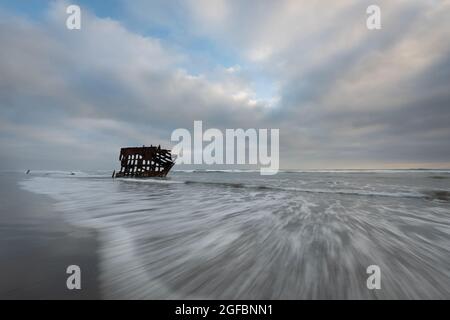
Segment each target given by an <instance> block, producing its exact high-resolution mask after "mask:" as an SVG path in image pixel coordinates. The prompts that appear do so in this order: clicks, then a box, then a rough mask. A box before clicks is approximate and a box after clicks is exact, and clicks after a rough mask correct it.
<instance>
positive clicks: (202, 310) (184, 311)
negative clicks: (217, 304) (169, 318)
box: [175, 303, 209, 318]
mask: <svg viewBox="0 0 450 320" xmlns="http://www.w3.org/2000/svg"><path fill="white" fill-rule="evenodd" d="M208 311H209V307H190V306H185V305H184V303H183V304H182V305H181V307H176V308H175V314H177V315H201V316H202V317H203V318H206V316H207V315H208Z"/></svg>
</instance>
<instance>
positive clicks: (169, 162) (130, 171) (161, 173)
mask: <svg viewBox="0 0 450 320" xmlns="http://www.w3.org/2000/svg"><path fill="white" fill-rule="evenodd" d="M119 160H120V163H121V167H120V171H119V172H117V173H116V172H115V171H114V173H113V178H114V177H116V178H120V177H139V178H148V177H165V176H166V175H167V174H168V173H169V171H170V169H172V167H173V165H174V164H175V159H173V158H172V154H171V152H170V150H167V149H161V146H157V147H156V146H150V147H146V146H142V147H131V148H122V149H120V156H119Z"/></svg>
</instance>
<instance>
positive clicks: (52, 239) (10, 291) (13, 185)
mask: <svg viewBox="0 0 450 320" xmlns="http://www.w3.org/2000/svg"><path fill="white" fill-rule="evenodd" d="M20 179H27V176H26V175H25V174H23V176H22V175H21V174H16V173H0V244H1V245H0V299H99V298H100V290H99V281H98V255H97V251H98V250H97V249H98V240H97V235H96V232H95V230H91V229H85V228H80V227H75V226H72V225H70V224H68V223H67V222H65V221H64V220H63V219H62V217H61V215H60V213H59V212H57V211H56V210H55V206H54V201H53V200H51V199H49V198H47V197H45V196H41V195H37V194H33V193H30V192H27V191H24V190H21V189H20V187H19V186H18V184H17V182H18V181H20ZM72 264H75V265H78V266H80V268H81V290H68V289H67V287H66V280H67V277H68V276H69V275H68V274H66V269H67V267H68V266H69V265H72Z"/></svg>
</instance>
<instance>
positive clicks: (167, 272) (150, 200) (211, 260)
mask: <svg viewBox="0 0 450 320" xmlns="http://www.w3.org/2000/svg"><path fill="white" fill-rule="evenodd" d="M110 175H111V173H110V172H91V173H83V172H75V173H74V175H71V174H70V173H68V172H32V173H31V174H30V175H28V176H27V179H26V180H23V181H22V182H20V186H21V187H22V188H24V189H26V190H28V191H32V192H35V193H39V194H45V195H49V196H50V197H52V198H54V199H55V200H57V206H58V209H59V210H60V212H61V214H62V215H63V216H64V218H65V219H66V220H67V221H68V222H70V223H73V224H76V225H80V226H87V227H90V228H95V229H96V230H98V233H99V237H100V242H101V246H100V252H99V255H100V261H101V262H100V270H101V272H100V280H101V290H102V295H103V296H104V297H105V298H124V299H130V298H134V299H184V298H187V299H234V298H243V299H397V298H406V299H419V298H421V299H430V298H437V299H450V171H429V170H410V171H383V170H378V171H377V170H375V171H352V170H349V171H315V172H306V171H303V172H301V171H299V172H296V171H289V172H280V173H279V174H277V175H275V176H261V175H259V172H251V171H184V172H182V171H173V172H171V173H170V174H169V176H168V177H167V178H165V179H145V180H143V179H111V177H110ZM74 263H75V262H74ZM370 265H377V266H379V267H380V270H381V289H380V290H369V289H368V288H367V285H366V281H367V278H368V277H369V274H367V273H366V270H367V267H368V266H370Z"/></svg>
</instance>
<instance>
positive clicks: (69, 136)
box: [0, 0, 450, 170]
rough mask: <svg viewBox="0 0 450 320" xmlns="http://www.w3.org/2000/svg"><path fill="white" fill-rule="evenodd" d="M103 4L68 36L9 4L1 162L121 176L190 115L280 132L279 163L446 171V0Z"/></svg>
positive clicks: (1, 67) (87, 9) (449, 71)
mask: <svg viewBox="0 0 450 320" xmlns="http://www.w3.org/2000/svg"><path fill="white" fill-rule="evenodd" d="M19 2H22V1H19ZM105 2H106V1H105ZM105 2H100V1H91V2H83V1H81V2H75V3H78V4H80V6H81V9H82V29H81V30H79V31H69V30H67V29H66V27H65V20H66V18H67V15H66V13H65V9H66V6H67V5H68V4H69V3H68V2H64V1H51V2H48V3H45V2H44V1H42V2H40V3H41V7H39V8H35V7H32V8H27V6H26V5H25V4H24V3H26V1H23V2H22V3H21V5H11V3H10V2H8V3H7V2H6V1H0V148H1V149H2V152H1V153H0V163H1V165H0V168H2V169H22V168H32V169H71V170H75V169H81V170H86V169H112V168H114V167H116V166H117V165H118V163H116V162H117V156H118V152H119V149H120V147H122V146H131V145H142V144H150V143H152V144H161V145H162V146H167V147H170V146H172V145H173V143H172V142H170V135H171V132H172V131H173V130H174V129H176V128H192V125H193V121H194V120H203V122H204V127H206V128H208V127H215V128H220V129H225V128H244V129H245V128H279V129H280V162H281V166H282V167H283V168H387V167H389V168H402V167H403V168H405V167H406V168H410V167H429V168H432V167H435V168H450V126H449V123H450V41H449V39H450V19H449V17H450V1H431V0H428V1H427V0H420V1H413V0H408V1H406V0H405V1H401V0H399V1H370V2H369V1H350V0H345V1H336V2H335V3H332V2H330V1H306V0H305V1H297V0H296V1H211V0H208V1H194V0H192V1H170V2H169V1H143V0H137V1H126V2H125V1H111V2H110V6H113V7H108V6H107V5H105ZM30 3H32V2H30ZM372 3H376V4H378V5H379V6H380V7H381V9H382V29H381V30H378V31H369V30H367V28H366V17H367V15H366V12H365V10H366V8H367V6H368V5H369V4H372ZM99 4H102V5H99ZM30 6H31V4H30Z"/></svg>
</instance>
